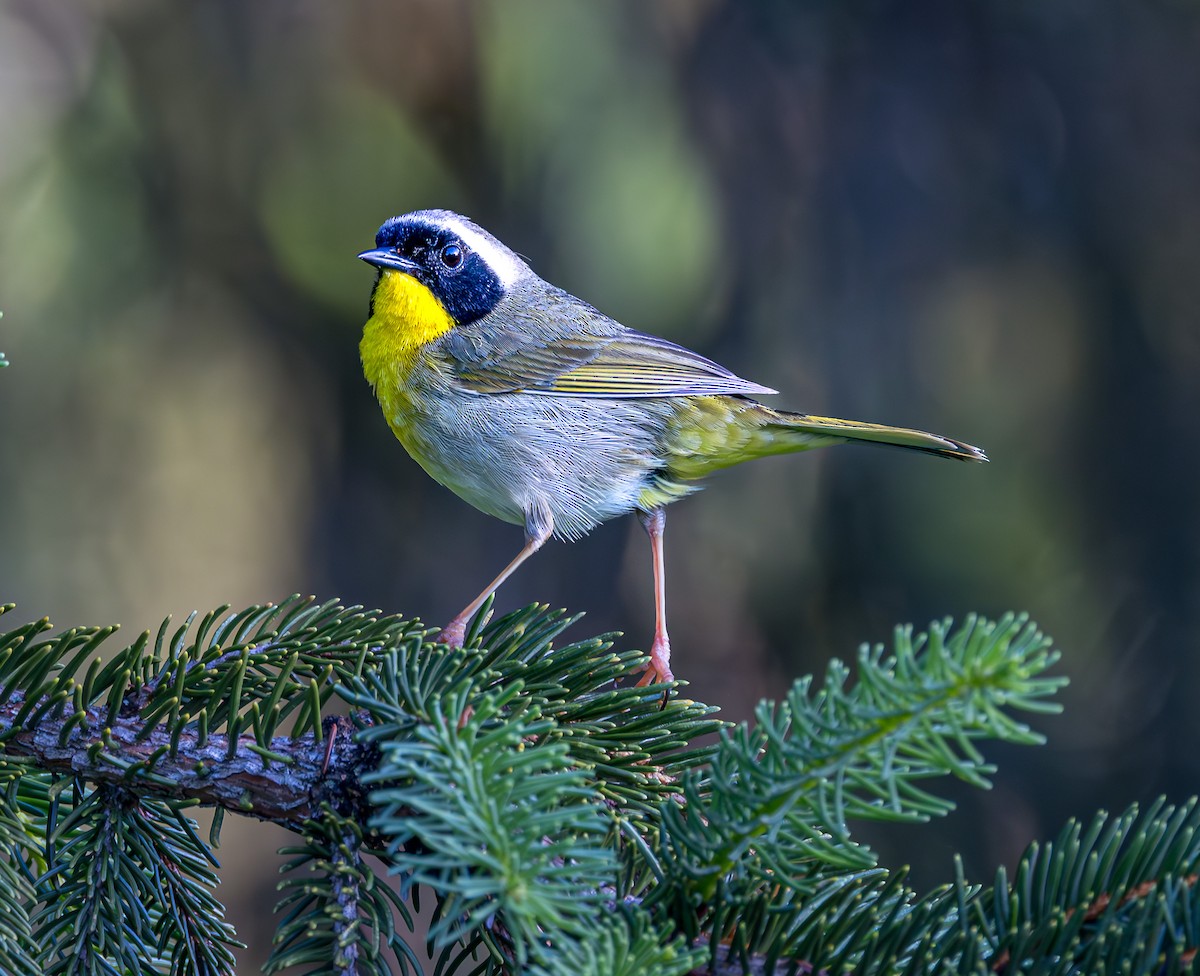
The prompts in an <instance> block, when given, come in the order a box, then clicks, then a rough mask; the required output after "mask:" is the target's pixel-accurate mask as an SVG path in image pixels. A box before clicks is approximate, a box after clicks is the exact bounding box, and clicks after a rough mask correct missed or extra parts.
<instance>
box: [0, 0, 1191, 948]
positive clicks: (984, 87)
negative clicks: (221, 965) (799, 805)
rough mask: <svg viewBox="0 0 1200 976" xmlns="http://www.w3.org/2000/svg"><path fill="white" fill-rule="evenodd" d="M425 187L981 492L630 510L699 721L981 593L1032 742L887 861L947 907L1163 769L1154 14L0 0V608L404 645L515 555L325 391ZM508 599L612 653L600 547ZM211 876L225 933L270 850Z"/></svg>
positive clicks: (715, 495)
mask: <svg viewBox="0 0 1200 976" xmlns="http://www.w3.org/2000/svg"><path fill="white" fill-rule="evenodd" d="M419 207H450V208H453V209H456V210H460V211H462V212H465V213H467V214H469V215H470V216H472V217H474V218H475V219H476V220H477V221H479V222H480V223H481V224H483V225H484V226H485V227H487V228H488V229H490V230H492V231H493V232H495V233H496V234H497V236H499V237H500V238H501V239H503V240H504V241H506V242H507V243H508V244H510V245H511V246H513V247H514V248H515V249H516V250H518V251H520V252H522V253H523V254H525V255H527V256H528V257H529V259H530V261H531V263H532V264H533V266H534V268H535V269H536V270H537V271H538V272H539V273H541V274H542V275H543V276H544V277H547V278H549V279H550V280H552V281H554V282H555V283H556V284H559V285H561V286H563V287H565V288H567V289H568V290H570V291H572V292H574V293H576V294H578V295H580V296H581V297H583V298H585V299H587V300H588V301H590V302H592V303H593V304H595V305H597V306H599V307H600V308H602V309H603V310H605V311H606V312H608V313H610V314H612V315H614V316H615V317H617V318H619V319H621V320H622V321H623V322H625V323H626V324H628V325H630V326H634V327H636V328H639V329H642V330H645V331H649V332H655V333H658V334H661V335H664V336H667V337H669V338H671V339H673V340H675V341H677V342H681V343H684V344H687V345H689V346H691V347H693V348H696V349H698V350H700V351H702V352H703V353H705V354H706V355H708V356H710V357H712V358H714V359H717V360H718V361H721V362H723V363H725V364H726V365H728V366H729V367H730V368H732V369H733V370H734V371H735V372H737V373H739V374H741V375H743V376H746V377H748V378H751V379H754V380H757V381H759V382H762V383H764V384H767V385H770V386H772V387H775V388H778V389H779V390H782V391H784V392H783V394H782V395H781V396H780V397H778V398H776V400H775V401H774V402H777V403H778V404H779V405H780V406H785V407H790V408H794V409H799V410H806V411H810V412H814V413H824V414H831V415H834V416H845V417H852V418H857V419H864V420H874V421H880V422H887V423H895V424H903V425H909V426H916V427H922V428H925V429H928V430H933V431H938V432H942V433H947V434H950V435H952V436H955V437H959V438H962V439H964V440H968V441H970V442H972V443H975V444H979V445H981V446H983V447H984V448H986V449H987V451H988V453H989V454H990V455H991V457H992V459H993V461H992V463H991V464H990V465H988V466H986V467H985V466H968V465H955V464H948V463H944V462H938V461H934V460H931V459H929V458H925V457H921V456H906V455H904V454H901V453H899V452H886V451H872V450H864V449H854V450H852V449H848V448H838V449H835V450H830V451H822V452H815V453H812V454H807V455H802V456H797V457H788V458H774V459H770V460H765V461H761V462H758V463H756V464H754V465H748V466H744V467H742V468H740V469H735V470H731V471H729V472H727V473H724V474H722V475H720V476H718V477H715V478H713V479H712V481H711V483H710V487H709V490H708V491H706V492H704V493H703V494H701V495H699V496H697V497H695V498H693V499H689V500H688V501H686V502H684V503H682V504H679V505H676V506H674V507H673V508H672V509H671V510H670V513H669V514H670V518H669V519H668V531H667V560H668V581H669V600H670V605H671V615H672V623H671V633H672V637H673V641H674V647H675V655H676V656H675V661H676V662H677V669H676V670H677V673H678V674H680V675H681V676H682V677H685V678H687V679H688V680H689V681H690V682H691V686H690V689H689V694H691V695H692V696H693V697H696V698H699V699H701V700H704V701H708V702H711V703H714V704H718V705H720V706H721V707H722V709H723V711H724V715H725V716H726V717H727V718H730V719H737V718H742V717H745V716H746V715H748V714H749V712H750V709H751V708H752V707H753V704H754V703H755V702H756V701H757V700H758V699H759V698H760V697H762V696H779V695H781V694H783V693H784V691H785V690H786V688H787V687H788V685H789V684H790V682H791V680H792V679H793V677H795V676H796V675H799V674H802V673H806V672H811V671H818V672H819V671H821V670H822V669H823V668H824V666H825V662H826V661H827V660H828V658H829V657H831V656H835V655H836V656H841V657H846V656H850V655H852V654H853V653H854V651H855V648H856V647H857V646H858V644H859V643H860V642H862V641H872V642H875V641H888V640H890V635H891V628H892V626H893V625H894V624H896V623H900V622H910V621H911V622H913V623H915V624H916V625H917V626H918V627H922V626H924V625H926V624H927V623H928V622H929V621H930V620H931V619H933V618H939V617H942V616H945V615H953V616H955V617H961V616H962V615H964V614H966V613H968V612H970V611H977V612H980V613H982V614H985V615H991V616H995V615H998V614H1000V613H1002V612H1003V611H1005V610H1009V609H1014V610H1025V611H1028V612H1029V613H1030V614H1031V616H1032V617H1033V619H1035V620H1036V621H1038V623H1039V624H1041V625H1042V627H1043V628H1044V629H1045V630H1047V631H1048V632H1049V633H1050V634H1051V635H1052V636H1053V637H1054V638H1055V641H1056V642H1057V644H1058V646H1059V647H1061V648H1062V650H1063V655H1064V656H1063V661H1062V663H1061V665H1060V666H1059V671H1060V672H1061V673H1064V674H1067V675H1069V676H1070V678H1071V682H1072V684H1071V687H1070V688H1069V689H1068V690H1067V691H1066V693H1065V694H1064V696H1063V698H1064V701H1065V703H1066V706H1067V710H1066V712H1065V714H1064V715H1063V716H1062V717H1057V718H1047V719H1043V720H1039V721H1038V722H1037V725H1038V727H1039V728H1040V729H1042V731H1044V732H1045V733H1046V734H1047V735H1048V736H1049V739H1050V744H1049V746H1047V747H1046V748H1042V749H1024V750H1020V749H1015V748H1014V749H994V748H993V749H991V750H989V755H990V756H992V757H994V758H995V759H996V760H997V762H998V763H999V765H1000V771H999V773H998V775H997V777H996V788H995V789H994V790H993V791H991V792H990V793H986V794H979V793H975V792H973V791H969V790H965V789H964V790H956V791H955V795H957V796H959V797H960V799H961V806H960V809H959V811H958V812H957V813H956V814H955V815H954V816H952V817H951V818H950V819H949V820H948V821H945V822H942V823H939V824H936V825H933V826H930V827H928V828H904V829H901V830H895V831H889V832H873V833H872V834H871V839H872V840H873V841H874V842H875V843H876V844H877V845H878V847H879V848H880V849H881V851H882V853H883V857H884V861H885V863H887V864H889V865H893V866H894V865H900V864H909V863H911V864H913V865H914V867H915V870H916V878H917V881H918V883H920V884H932V883H936V882H940V881H943V880H947V879H948V878H949V877H951V875H952V871H953V866H952V854H953V852H955V851H962V852H963V853H964V855H965V857H966V869H967V875H968V877H974V878H976V879H978V880H987V879H988V878H989V877H990V875H991V873H992V871H993V870H994V868H995V866H996V865H997V864H1000V863H1011V862H1012V861H1013V860H1014V859H1015V858H1016V856H1017V855H1018V853H1019V852H1020V850H1021V849H1022V848H1023V847H1024V845H1025V844H1026V843H1027V842H1028V841H1029V840H1031V839H1033V838H1035V837H1044V836H1047V835H1049V834H1052V833H1054V832H1057V830H1058V829H1059V827H1060V826H1061V824H1062V822H1063V820H1064V819H1065V818H1067V817H1069V816H1072V815H1080V816H1090V815H1091V813H1092V812H1093V811H1095V810H1096V809H1097V808H1098V807H1107V808H1110V809H1111V808H1117V809H1119V808H1123V807H1124V806H1125V805H1126V804H1128V803H1129V802H1131V801H1134V800H1143V801H1144V800H1146V799H1149V798H1152V797H1154V796H1156V795H1158V794H1159V793H1164V792H1165V793H1166V794H1167V795H1168V796H1169V797H1170V798H1172V799H1174V800H1181V799H1184V798H1186V797H1187V796H1190V795H1191V794H1193V793H1195V792H1197V791H1198V790H1200V751H1198V750H1197V749H1196V747H1195V743H1196V741H1197V733H1198V726H1200V717H1198V715H1197V709H1196V708H1195V704H1194V703H1195V702H1196V700H1197V698H1198V697H1200V655H1197V649H1198V648H1197V633H1198V632H1200V559H1198V555H1197V553H1198V548H1200V518H1198V515H1197V503H1196V497H1195V496H1196V493H1197V485H1198V475H1200V467H1198V466H1200V461H1198V458H1200V431H1198V421H1197V418H1198V416H1200V322H1198V319H1200V5H1197V3H1195V2H1192V0H1115V2H1113V3H1109V4H1103V5H1096V4H1094V3H1090V2H1084V0H1056V2H1054V3H1042V2H1033V0H1030V2H1011V0H980V2H975V3H961V2H958V0H915V2H907V3H900V2H888V0H856V2H846V0H810V2H794V0H760V2H757V3H735V2H733V0H670V2H666V0H663V2H652V3H648V2H647V3H639V2H635V0H625V2H612V3H604V4H599V3H592V2H587V0H513V2H504V3H499V2H494V3H467V2H434V0H428V2H405V3H400V2H396V3H383V2H365V0H364V2H343V3H336V4H335V3H325V2H318V0H286V2H284V0H259V2H257V3H254V4H246V3H241V2H238V0H206V2H193V3H177V2H167V0H129V2H118V0H109V2H105V0H91V2H80V3H71V4H68V3H55V2H45V0H0V309H2V310H3V313H4V317H3V319H2V320H0V349H2V350H4V352H5V353H6V354H7V355H8V357H9V359H11V360H12V362H13V365H12V367H11V368H9V369H7V370H5V371H4V372H3V374H0V445H2V453H0V472H2V474H0V540H3V542H2V549H0V599H2V600H15V601H16V602H17V603H18V610H17V611H16V613H15V614H14V615H13V618H11V619H15V620H17V621H18V622H20V621H24V620H26V619H32V618H35V617H40V616H42V615H43V614H49V615H50V616H51V617H52V618H53V619H54V620H55V621H56V622H57V623H59V624H60V625H64V626H65V625H73V624H83V623H109V622H120V623H122V624H123V625H125V626H126V627H127V630H126V636H128V637H129V638H130V639H131V638H132V636H133V635H134V634H136V632H137V631H138V630H140V629H141V628H144V627H147V626H155V625H157V623H158V621H159V620H160V619H161V618H162V616H163V615H164V614H166V613H176V614H178V613H182V612H186V611H187V610H189V609H191V608H193V607H198V608H201V609H209V608H211V607H213V606H216V605H219V604H222V603H231V604H233V605H235V606H237V607H240V606H244V605H247V604H250V603H256V602H265V601H268V600H277V599H279V598H282V597H284V596H286V595H287V594H289V593H291V592H293V591H300V592H304V593H315V594H317V595H319V596H321V597H323V598H324V597H330V596H334V595H337V596H340V597H342V598H343V599H344V600H346V601H348V602H354V603H364V604H366V605H368V606H371V607H380V608H383V609H385V610H387V611H400V612H404V613H408V614H412V615H418V616H420V617H421V618H422V619H424V620H427V621H429V622H430V623H431V624H440V623H443V622H445V620H446V619H448V618H449V617H450V616H451V615H452V614H453V613H455V612H456V611H457V610H458V609H460V608H461V606H462V605H463V604H464V603H465V602H466V601H467V600H468V599H469V598H470V597H471V596H473V595H474V594H475V593H476V592H477V591H478V589H479V588H480V587H481V586H482V584H483V583H484V582H486V580H488V579H490V578H491V577H492V575H494V573H495V572H496V571H498V569H499V568H500V566H501V565H503V564H504V563H505V562H506V561H507V560H508V559H509V558H510V557H511V556H512V555H513V554H514V553H515V552H516V550H517V548H518V547H519V546H520V543H521V533H520V530H519V529H517V528H515V527H513V526H509V525H504V524H502V523H499V522H495V521H492V520H490V519H488V518H487V517H486V516H484V515H481V514H479V513H478V512H475V511H474V510H473V509H471V508H469V507H468V506H467V505H466V504H465V503H464V502H461V501H459V500H458V499H457V498H455V497H454V496H453V495H451V494H450V493H449V492H448V491H447V490H445V489H443V488H441V487H439V486H438V485H436V484H435V483H433V482H432V481H430V480H429V479H428V478H427V477H426V476H425V475H424V474H423V473H422V472H421V470H420V469H419V468H418V467H417V465H416V464H415V463H414V462H412V461H411V460H410V459H409V458H408V457H407V455H406V454H405V453H404V451H403V449H402V448H401V447H400V446H399V444H397V443H396V442H395V441H394V439H393V437H392V435H391V433H390V432H389V431H388V429H387V427H386V425H385V423H384V421H383V419H382V416H381V415H380V412H379V409H378V407H377V405H376V403H375V401H374V399H373V397H372V395H371V393H370V391H369V390H368V388H367V386H366V384H365V382H364V381H363V379H362V375H361V373H360V371H359V364H358V351H357V344H358V338H359V330H360V327H361V325H362V322H363V320H364V318H365V316H366V309H367V298H368V294H369V291H370V288H371V284H372V281H373V272H372V270H371V269H370V268H368V267H366V266H365V265H363V264H362V263H361V262H359V261H357V260H355V257H354V256H355V254H356V252H357V251H359V250H361V249H363V248H365V247H368V246H370V245H371V244H372V241H373V235H374V233H375V230H376V228H377V227H378V225H379V224H380V223H381V222H382V221H383V220H384V219H385V218H387V217H388V216H391V215H393V214H397V213H402V212H404V211H407V210H411V209H415V208H419ZM535 600H537V601H544V602H548V603H551V604H553V605H555V606H565V607H568V608H570V609H572V610H586V611H587V617H586V618H585V619H584V620H583V621H582V622H581V623H579V624H578V625H576V627H575V629H574V632H573V633H574V635H575V636H577V637H584V636H588V635H590V634H593V633H599V632H603V631H608V630H621V631H624V632H625V633H626V635H627V636H626V637H624V638H622V643H623V645H624V646H632V647H642V648H644V647H646V646H647V645H648V643H649V637H650V633H651V629H652V622H653V601H652V593H651V577H650V559H649V553H648V546H647V544H646V541H645V538H644V536H643V534H642V532H641V529H640V528H639V527H638V526H637V524H636V522H635V520H632V519H628V520H624V521H621V522H616V523H611V524H609V525H606V526H604V527H603V528H601V529H599V530H598V531H596V532H595V533H594V534H593V535H592V536H590V537H589V538H587V539H586V540H584V541H583V542H580V543H577V544H575V545H572V546H566V545H562V544H557V543H556V544H551V545H549V546H548V547H547V548H546V549H545V550H544V551H543V552H542V553H541V554H539V555H538V556H537V557H536V558H535V559H534V560H532V561H531V562H530V563H529V564H527V566H526V567H525V568H524V569H523V570H522V571H521V573H520V574H518V576H517V577H516V578H515V579H514V580H513V581H512V582H511V583H509V584H508V585H507V586H506V587H505V588H504V589H503V590H502V591H501V593H500V597H499V602H498V607H499V609H501V610H508V609H512V608H514V607H517V606H521V605H524V604H526V603H529V602H532V601H535ZM286 842H287V837H286V835H284V834H282V832H280V833H279V834H278V835H275V834H272V835H271V838H270V839H269V840H266V841H264V828H262V827H260V826H259V825H257V824H236V823H233V822H232V820H229V821H227V822H226V828H225V835H224V846H223V848H222V852H221V855H222V857H223V859H224V860H225V861H226V862H227V864H230V865H234V866H235V867H234V868H227V870H226V871H225V879H226V886H225V888H224V890H223V891H222V897H224V898H225V899H226V900H227V902H228V904H229V905H230V907H231V909H232V911H233V913H234V918H235V921H236V923H237V924H238V926H239V929H240V931H241V933H242V935H243V937H244V938H246V939H247V940H248V941H249V942H250V943H251V947H250V949H248V950H247V951H246V953H245V954H244V958H245V962H246V964H247V966H250V965H252V964H256V963H258V962H260V961H261V960H262V959H263V958H264V956H265V953H266V952H267V950H268V946H269V938H270V932H271V931H272V928H273V925H274V921H273V919H272V917H271V915H270V912H269V906H270V905H271V904H273V901H274V897H275V896H274V884H275V881H276V874H275V867H276V866H277V863H278V862H277V860H276V858H275V857H274V855H273V854H272V853H271V852H272V850H273V849H274V847H276V846H279V844H283V843H286Z"/></svg>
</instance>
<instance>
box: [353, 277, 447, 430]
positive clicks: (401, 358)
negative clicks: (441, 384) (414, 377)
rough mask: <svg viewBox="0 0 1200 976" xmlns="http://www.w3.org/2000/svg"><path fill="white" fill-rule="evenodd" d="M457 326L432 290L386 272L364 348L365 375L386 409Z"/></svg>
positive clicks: (361, 352)
mask: <svg viewBox="0 0 1200 976" xmlns="http://www.w3.org/2000/svg"><path fill="white" fill-rule="evenodd" d="M452 328H454V319H452V318H451V317H450V313H449V312H447V311H446V309H445V308H444V307H443V306H442V303H441V302H440V301H438V299H437V296H436V295H434V294H433V292H431V291H430V290H429V289H428V288H426V287H425V286H424V285H423V284H421V283H420V282H419V281H417V279H416V278H413V277H412V276H411V275H406V274H404V273H403V272H400V271H391V270H388V269H384V270H383V271H382V273H381V274H380V275H379V281H378V282H377V283H376V285H375V291H374V293H373V294H372V296H371V317H370V318H369V319H367V324H366V325H365V326H363V336H362V341H361V342H360V343H359V344H358V351H359V355H360V356H362V364H363V373H364V374H365V375H366V377H367V382H368V383H370V384H371V386H372V387H374V389H375V393H376V395H377V396H378V397H379V402H380V403H381V404H382V405H383V406H384V407H385V409H386V408H387V407H389V406H392V405H393V404H392V403H388V402H385V400H387V401H391V400H393V399H394V398H395V397H397V396H403V393H404V391H403V389H402V387H403V386H404V384H405V383H406V382H407V380H408V376H409V373H410V372H411V371H412V368H413V366H414V365H416V362H417V356H418V355H419V353H420V351H421V349H422V348H423V347H424V346H426V345H428V344H429V343H431V342H433V340H434V339H436V338H437V337H438V336H441V335H445V334H446V333H447V332H449V331H450V330H451V329H452Z"/></svg>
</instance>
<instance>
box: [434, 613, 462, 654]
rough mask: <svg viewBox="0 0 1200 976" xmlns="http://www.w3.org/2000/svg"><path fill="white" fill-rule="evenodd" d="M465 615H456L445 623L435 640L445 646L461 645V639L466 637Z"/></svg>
mask: <svg viewBox="0 0 1200 976" xmlns="http://www.w3.org/2000/svg"><path fill="white" fill-rule="evenodd" d="M468 623H469V620H468V618H467V617H463V616H461V615H460V616H457V617H455V618H454V619H453V620H451V621H450V623H448V624H446V626H445V627H443V628H442V629H441V632H440V633H439V634H438V635H437V642H438V643H439V644H445V645H446V646H447V647H462V646H463V641H464V640H466V639H467V624H468Z"/></svg>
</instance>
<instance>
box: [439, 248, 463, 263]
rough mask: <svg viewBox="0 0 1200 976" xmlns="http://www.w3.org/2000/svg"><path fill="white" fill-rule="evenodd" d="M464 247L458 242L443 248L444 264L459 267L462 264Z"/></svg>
mask: <svg viewBox="0 0 1200 976" xmlns="http://www.w3.org/2000/svg"><path fill="white" fill-rule="evenodd" d="M462 259H463V252H462V248H461V247H459V246H458V245H457V244H447V245H446V246H445V247H443V248H442V264H444V265H445V266H446V267H447V268H457V267H458V266H459V265H460V264H462Z"/></svg>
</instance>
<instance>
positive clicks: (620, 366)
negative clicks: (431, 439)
mask: <svg viewBox="0 0 1200 976" xmlns="http://www.w3.org/2000/svg"><path fill="white" fill-rule="evenodd" d="M456 376H457V379H458V380H459V382H460V383H462V384H463V385H464V386H465V387H467V388H468V389H470V390H472V391H474V392H477V393H501V392H512V391H515V390H522V391H524V392H526V393H536V394H541V395H544V396H577V397H601V398H604V397H607V398H617V399H625V398H631V397H664V396H697V395H716V394H765V393H774V392H775V391H774V390H772V389H770V388H769V387H765V386H761V385H760V384H758V383H751V382H750V381H749V380H744V379H742V378H740V377H738V376H735V375H734V374H733V373H731V372H730V371H729V370H727V369H726V368H725V367H724V366H721V365H719V364H718V363H714V362H713V361H712V360H711V359H706V358H705V357H704V356H701V355H700V354H699V353H696V352H692V351H691V350H690V349H685V348H684V347H683V346H679V345H676V344H675V343H673V342H668V341H667V340H666V339H660V338H658V337H657V336H651V335H645V334H643V333H641V332H634V331H633V330H631V329H626V330H623V331H622V332H621V333H619V334H617V335H610V336H559V337H547V338H545V339H544V340H543V341H542V342H538V343H536V344H530V345H526V346H523V347H521V348H518V349H511V350H507V351H506V352H505V353H503V354H500V355H493V356H489V357H487V359H486V360H477V361H475V362H472V363H470V364H466V363H462V364H461V365H460V367H459V368H458V369H456Z"/></svg>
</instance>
